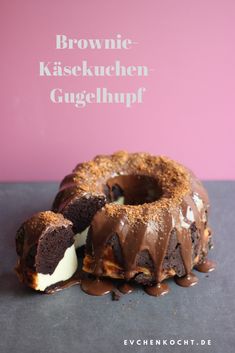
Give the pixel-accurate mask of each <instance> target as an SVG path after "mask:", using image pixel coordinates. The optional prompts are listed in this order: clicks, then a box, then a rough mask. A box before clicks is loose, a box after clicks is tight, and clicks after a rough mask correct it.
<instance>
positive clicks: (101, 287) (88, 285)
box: [81, 278, 114, 296]
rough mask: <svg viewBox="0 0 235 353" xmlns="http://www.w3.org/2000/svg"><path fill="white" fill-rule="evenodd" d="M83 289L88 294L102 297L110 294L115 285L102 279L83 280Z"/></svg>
mask: <svg viewBox="0 0 235 353" xmlns="http://www.w3.org/2000/svg"><path fill="white" fill-rule="evenodd" d="M81 289H82V290H83V292H85V293H87V294H90V295H95V296H101V295H105V294H108V293H110V292H111V291H112V290H113V289H114V285H113V283H112V282H111V281H109V280H105V279H101V278H83V279H82V281H81Z"/></svg>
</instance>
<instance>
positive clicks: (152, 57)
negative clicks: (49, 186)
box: [0, 0, 235, 181]
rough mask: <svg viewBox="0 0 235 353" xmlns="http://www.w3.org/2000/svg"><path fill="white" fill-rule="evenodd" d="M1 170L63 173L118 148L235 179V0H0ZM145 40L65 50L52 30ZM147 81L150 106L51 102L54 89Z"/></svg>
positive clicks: (22, 175) (16, 176)
mask: <svg viewBox="0 0 235 353" xmlns="http://www.w3.org/2000/svg"><path fill="white" fill-rule="evenodd" d="M0 6H1V10H0V27H1V42H0V45H1V57H0V64H1V65H0V74H1V75H0V77H1V81H0V82H1V83H0V84H1V88H0V99H1V115H0V127H1V129H0V159H1V166H0V180H6V181H7V180H8V181H18V180H57V179H61V178H62V177H63V176H64V175H65V174H66V173H68V172H70V170H71V169H72V168H73V167H74V166H75V165H76V164H77V163H78V162H80V161H83V160H87V159H90V158H92V157H93V156H94V155H96V154H98V153H111V152H113V151H115V150H119V149H127V150H129V151H149V152H151V153H154V154H165V155H168V156H170V157H172V158H174V159H177V160H178V161H180V162H182V163H184V164H185V165H187V166H189V167H190V168H191V169H193V170H194V172H195V173H196V174H197V175H198V176H199V177H200V178H203V179H234V178H235V163H234V147H235V143H234V137H235V133H234V130H235V115H234V113H235V48H234V43H235V1H234V0H230V1H229V0H177V1H176V0H164V1H163V0H161V1H160V0H159V1H158V0H149V1H134V0H129V1H126V0H125V1H124V0H119V1H114V0H106V1H104V0H101V1H91V0H86V1H85V0H84V1H82V0H80V1H75V0H74V1H71V0H70V1H58V0H56V1H46V0H43V1H42V0H40V1H36V0H23V1H14V0H11V1H9V0H4V1H2V0H1V2H0ZM62 33H63V34H66V35H68V36H70V37H74V38H89V37H90V38H105V37H107V38H110V37H113V36H115V35H116V34H117V33H120V34H122V36H123V37H127V38H128V37H129V38H131V39H133V40H135V41H137V42H138V43H139V44H138V45H137V46H134V47H133V49H131V50H129V51H104V50H103V51H91V50H90V51H88V50H86V51H81V50H73V51H68V50H67V51H66V50H64V51H58V50H56V49H55V35H56V34H62ZM83 59H86V60H88V62H89V63H90V64H102V63H103V64H112V63H113V61H114V60H116V59H119V60H121V61H122V62H123V63H125V64H126V65H127V64H135V65H148V66H149V67H150V68H152V69H154V71H153V72H151V74H150V76H149V77H148V78H105V79H99V78H76V77H74V78H73V77H69V78H67V77H64V78H55V77H54V78H43V77H39V74H38V73H39V61H46V60H51V61H52V60H61V61H63V62H64V63H65V64H69V65H71V64H73V65H75V64H79V63H80V62H81V61H82V60H83ZM142 86H144V87H146V88H147V92H146V93H145V95H144V103H143V104H142V105H134V106H133V107H132V108H131V109H127V108H125V107H124V106H121V105H90V106H88V107H87V108H85V109H77V108H75V107H74V106H73V105H69V104H64V105H55V104H53V103H51V102H50V100H49V92H50V90H51V89H52V88H55V87H61V88H63V89H67V90H69V91H73V90H74V91H75V92H76V91H81V90H83V89H86V90H88V91H92V90H94V89H95V88H96V87H107V88H108V89H110V90H114V91H136V90H137V88H138V87H142Z"/></svg>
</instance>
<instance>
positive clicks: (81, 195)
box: [53, 152, 213, 295]
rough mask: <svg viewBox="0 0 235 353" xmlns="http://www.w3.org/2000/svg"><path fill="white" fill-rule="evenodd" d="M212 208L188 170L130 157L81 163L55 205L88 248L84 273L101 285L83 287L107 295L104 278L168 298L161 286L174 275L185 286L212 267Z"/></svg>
mask: <svg viewBox="0 0 235 353" xmlns="http://www.w3.org/2000/svg"><path fill="white" fill-rule="evenodd" d="M208 208H209V201H208V196H207V193H206V191H205V189H204V187H203V186H202V184H201V183H200V181H199V180H198V179H197V178H196V177H195V176H194V175H193V173H192V172H191V171H189V170H188V169H187V168H185V167H183V166H182V165H180V164H178V163H176V162H175V161H172V160H170V159H168V158H166V157H162V156H158V157H156V156H152V155H150V154H147V153H133V154H128V153H126V152H117V153H115V154H113V155H111V156H97V157H96V158H94V160H93V161H90V162H86V163H82V164H79V165H77V167H76V168H75V169H74V171H73V172H72V174H69V175H68V176H66V177H65V178H64V180H63V181H62V183H61V185H60V190H59V192H58V194H57V196H56V198H55V201H54V203H53V211H54V212H60V213H62V214H63V215H64V217H65V218H67V219H69V220H70V221H72V223H73V231H74V232H75V233H76V244H77V246H79V245H81V244H84V243H86V253H85V258H84V260H83V270H84V271H85V272H87V273H90V274H92V275H94V278H96V280H93V279H90V284H89V283H88V281H89V280H86V283H85V284H84V285H83V284H82V288H83V289H84V290H85V291H87V292H89V293H90V294H99V293H101V292H102V291H101V292H100V287H101V284H100V283H101V282H100V281H101V279H102V278H104V277H107V278H115V279H122V280H125V281H128V282H130V281H136V282H138V283H141V284H143V285H145V286H146V291H147V292H148V293H149V294H150V295H161V294H164V293H166V292H167V291H168V288H167V285H166V284H162V281H163V280H164V279H166V278H169V277H173V276H175V278H176V283H178V284H179V285H182V286H190V285H193V284H195V283H196V282H197V278H196V276H195V275H193V274H192V272H191V271H192V269H193V268H194V267H195V268H197V269H198V270H200V271H205V270H206V269H207V270H209V269H211V268H212V267H213V266H212V264H209V262H206V257H207V253H208V250H209V248H210V247H211V231H210V228H209V227H208ZM87 234H88V235H87ZM86 236H87V239H86ZM97 281H98V282H99V283H98V284H97ZM105 285H106V286H107V283H106V284H105ZM92 286H93V288H94V290H92ZM97 288H98V289H97Z"/></svg>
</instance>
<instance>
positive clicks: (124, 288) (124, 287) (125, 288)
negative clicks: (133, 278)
mask: <svg viewBox="0 0 235 353" xmlns="http://www.w3.org/2000/svg"><path fill="white" fill-rule="evenodd" d="M118 289H119V291H120V292H121V293H122V294H130V293H132V292H133V290H134V287H133V285H131V284H130V283H123V284H121V285H120V286H118Z"/></svg>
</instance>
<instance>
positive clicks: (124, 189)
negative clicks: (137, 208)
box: [104, 175, 163, 205]
mask: <svg viewBox="0 0 235 353" xmlns="http://www.w3.org/2000/svg"><path fill="white" fill-rule="evenodd" d="M104 189H105V191H106V196H107V198H108V200H109V201H110V202H118V203H122V204H124V205H142V204H144V203H150V202H154V201H157V200H159V199H160V198H161V197H162V194H163V191H162V188H161V186H160V184H159V183H158V182H157V180H156V179H155V178H152V177H150V176H146V175H119V176H117V177H114V178H110V179H109V180H108V181H107V183H106V186H105V188H104Z"/></svg>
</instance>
